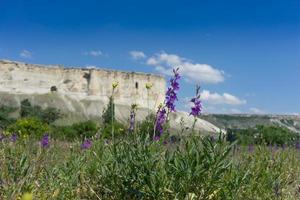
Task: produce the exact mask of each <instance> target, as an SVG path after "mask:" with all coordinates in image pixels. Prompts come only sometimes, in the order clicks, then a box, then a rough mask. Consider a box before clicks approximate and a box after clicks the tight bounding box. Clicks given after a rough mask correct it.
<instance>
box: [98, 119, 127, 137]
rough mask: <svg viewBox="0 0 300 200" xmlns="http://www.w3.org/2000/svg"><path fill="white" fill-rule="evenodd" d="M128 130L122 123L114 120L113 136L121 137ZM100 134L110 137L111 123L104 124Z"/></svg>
mask: <svg viewBox="0 0 300 200" xmlns="http://www.w3.org/2000/svg"><path fill="white" fill-rule="evenodd" d="M127 132H128V129H127V128H126V126H125V125H123V124H122V123H120V122H118V121H115V122H114V136H115V138H118V137H122V136H124V135H125V134H126V133H127ZM100 136H101V137H102V138H105V139H110V138H112V123H110V124H105V125H104V128H103V129H102V130H101V133H100Z"/></svg>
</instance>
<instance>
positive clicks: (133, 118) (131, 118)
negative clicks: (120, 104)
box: [129, 111, 135, 132]
mask: <svg viewBox="0 0 300 200" xmlns="http://www.w3.org/2000/svg"><path fill="white" fill-rule="evenodd" d="M134 122H135V114H134V112H133V111H131V112H130V126H129V130H130V131H131V132H132V131H133V130H134Z"/></svg>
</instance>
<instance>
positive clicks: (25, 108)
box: [20, 99, 62, 124]
mask: <svg viewBox="0 0 300 200" xmlns="http://www.w3.org/2000/svg"><path fill="white" fill-rule="evenodd" d="M20 116H21V117H36V118H38V119H40V120H41V121H42V122H45V123H47V124H50V123H53V122H54V121H55V120H57V119H59V118H60V117H61V116H62V115H61V113H60V111H59V110H58V109H56V108H51V107H49V108H46V109H42V108H41V107H40V106H32V105H31V103H30V102H29V100H28V99H25V100H23V101H22V102H21V110H20Z"/></svg>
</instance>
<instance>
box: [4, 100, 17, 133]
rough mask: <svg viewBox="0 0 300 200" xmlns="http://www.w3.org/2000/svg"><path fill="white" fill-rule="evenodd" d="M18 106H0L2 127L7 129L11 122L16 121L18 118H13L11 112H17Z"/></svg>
mask: <svg viewBox="0 0 300 200" xmlns="http://www.w3.org/2000/svg"><path fill="white" fill-rule="evenodd" d="M16 110H17V108H14V107H9V106H1V107H0V129H3V130H4V129H6V127H8V126H9V125H10V124H12V123H14V122H15V121H16V119H14V118H11V117H10V114H11V113H12V112H15V111H16Z"/></svg>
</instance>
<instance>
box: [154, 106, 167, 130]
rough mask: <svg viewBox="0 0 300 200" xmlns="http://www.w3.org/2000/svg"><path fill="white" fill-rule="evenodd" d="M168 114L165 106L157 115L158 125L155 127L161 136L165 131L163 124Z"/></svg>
mask: <svg viewBox="0 0 300 200" xmlns="http://www.w3.org/2000/svg"><path fill="white" fill-rule="evenodd" d="M166 114H167V111H166V109H165V108H161V109H160V110H159V111H158V113H157V116H156V126H155V129H156V130H157V131H158V133H159V136H160V135H162V134H163V132H164V127H163V124H164V123H165V121H166V117H167V116H166Z"/></svg>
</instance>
